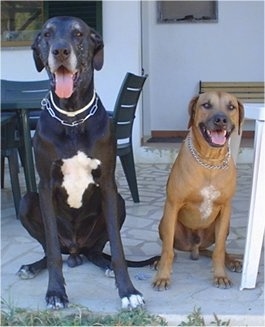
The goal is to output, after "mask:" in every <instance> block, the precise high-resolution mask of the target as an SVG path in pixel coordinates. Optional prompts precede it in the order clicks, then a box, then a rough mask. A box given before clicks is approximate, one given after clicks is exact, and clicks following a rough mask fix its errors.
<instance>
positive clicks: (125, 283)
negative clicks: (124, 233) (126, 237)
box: [103, 191, 144, 310]
mask: <svg viewBox="0 0 265 327" xmlns="http://www.w3.org/2000/svg"><path fill="white" fill-rule="evenodd" d="M103 203H104V206H103V207H104V208H103V210H104V216H105V219H106V225H107V230H108V235H109V241H110V248H111V263H112V268H113V270H114V274H115V280H116V286H117V288H118V292H119V296H120V298H121V302H122V309H126V310H128V309H129V310H130V309H134V308H137V307H141V306H143V305H144V299H143V296H142V294H141V293H140V292H139V291H137V290H136V289H135V288H134V286H133V284H132V282H131V279H130V277H129V274H128V269H127V265H126V261H125V256H124V251H123V247H122V241H121V236H120V224H119V222H118V217H119V215H120V213H119V209H118V195H117V193H116V194H115V192H110V191H108V192H106V193H105V192H104V193H103Z"/></svg>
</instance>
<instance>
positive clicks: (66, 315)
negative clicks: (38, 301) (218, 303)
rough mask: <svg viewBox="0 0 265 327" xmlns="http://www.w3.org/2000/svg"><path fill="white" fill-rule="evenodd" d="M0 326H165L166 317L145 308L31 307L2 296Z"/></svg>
mask: <svg viewBox="0 0 265 327" xmlns="http://www.w3.org/2000/svg"><path fill="white" fill-rule="evenodd" d="M1 304H2V309H1V326H106V325H107V326H147V325H148V326H150V325H152V326H166V325H167V323H166V321H165V320H164V319H163V318H162V317H160V316H156V315H150V314H149V313H147V312H146V311H145V310H140V309H138V310H133V311H121V312H119V313H118V314H114V315H100V314H95V313H93V312H91V311H90V310H88V309H87V308H84V307H81V306H70V307H69V309H67V310H59V311H51V310H43V311H41V310H38V311H31V310H26V309H21V308H16V307H14V306H13V305H10V304H8V303H7V302H6V301H4V300H2V301H1Z"/></svg>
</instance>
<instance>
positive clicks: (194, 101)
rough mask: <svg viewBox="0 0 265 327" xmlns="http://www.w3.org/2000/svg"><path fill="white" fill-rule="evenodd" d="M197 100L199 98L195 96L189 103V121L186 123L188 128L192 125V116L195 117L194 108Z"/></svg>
mask: <svg viewBox="0 0 265 327" xmlns="http://www.w3.org/2000/svg"><path fill="white" fill-rule="evenodd" d="M198 99H199V96H198V95H196V96H195V97H193V98H192V99H191V100H190V103H189V115H190V120H189V123H188V128H190V127H191V126H192V125H193V122H194V116H195V107H196V103H197V101H198Z"/></svg>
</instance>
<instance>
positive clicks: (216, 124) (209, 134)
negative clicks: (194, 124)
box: [199, 113, 235, 147]
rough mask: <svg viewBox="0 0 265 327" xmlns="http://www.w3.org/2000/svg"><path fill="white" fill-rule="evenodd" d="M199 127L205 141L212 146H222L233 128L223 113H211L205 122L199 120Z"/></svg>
mask: <svg viewBox="0 0 265 327" xmlns="http://www.w3.org/2000/svg"><path fill="white" fill-rule="evenodd" d="M199 127H200V131H201V133H202V135H203V137H204V139H205V141H206V142H207V143H208V144H209V145H210V146H212V147H222V146H224V145H225V144H226V142H227V141H228V139H229V137H230V135H231V134H232V132H233V130H234V128H235V126H234V125H233V124H232V123H231V121H230V119H229V118H228V117H227V116H226V115H225V114H223V113H219V114H215V115H213V116H212V117H211V118H210V119H208V120H207V121H206V122H201V123H200V124H199Z"/></svg>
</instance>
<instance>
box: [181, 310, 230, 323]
mask: <svg viewBox="0 0 265 327" xmlns="http://www.w3.org/2000/svg"><path fill="white" fill-rule="evenodd" d="M213 316H214V320H213V321H211V322H210V326H229V325H230V320H228V321H222V320H221V319H219V318H218V317H217V315H216V314H215V313H214V314H213ZM187 319H188V320H187V321H182V322H181V323H180V324H179V326H209V325H207V324H206V323H205V320H204V318H203V315H202V312H201V308H194V309H193V312H192V313H191V314H189V315H188V316H187Z"/></svg>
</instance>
